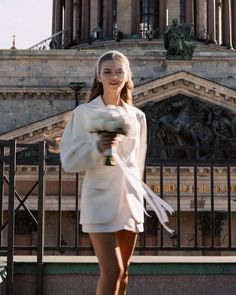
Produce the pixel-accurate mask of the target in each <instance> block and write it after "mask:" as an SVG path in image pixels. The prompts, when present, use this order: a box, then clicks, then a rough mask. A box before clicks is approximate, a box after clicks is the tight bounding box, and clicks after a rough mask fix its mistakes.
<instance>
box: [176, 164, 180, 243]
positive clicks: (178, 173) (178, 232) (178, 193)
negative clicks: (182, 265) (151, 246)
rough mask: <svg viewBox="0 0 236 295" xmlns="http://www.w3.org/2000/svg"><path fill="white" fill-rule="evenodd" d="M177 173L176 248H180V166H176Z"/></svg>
mask: <svg viewBox="0 0 236 295" xmlns="http://www.w3.org/2000/svg"><path fill="white" fill-rule="evenodd" d="M176 169H177V171H176V173H177V245H176V246H177V247H178V248H179V247H180V166H179V162H177V165H176Z"/></svg>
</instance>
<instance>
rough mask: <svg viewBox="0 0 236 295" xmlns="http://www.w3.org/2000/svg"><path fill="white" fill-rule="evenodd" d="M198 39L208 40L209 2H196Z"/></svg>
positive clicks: (201, 0) (200, 0) (203, 0)
mask: <svg viewBox="0 0 236 295" xmlns="http://www.w3.org/2000/svg"><path fill="white" fill-rule="evenodd" d="M196 1H197V2H196V10H197V11H196V26H195V27H196V37H197V39H198V40H206V33H207V0H196Z"/></svg>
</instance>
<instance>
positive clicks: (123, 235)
mask: <svg viewBox="0 0 236 295" xmlns="http://www.w3.org/2000/svg"><path fill="white" fill-rule="evenodd" d="M117 235H118V241H119V247H120V253H121V257H122V262H123V268H124V272H123V276H122V278H121V281H120V288H119V292H118V294H119V295H125V294H126V290H127V285H128V270H129V265H130V262H131V257H132V255H133V252H134V249H135V245H136V241H137V234H136V233H134V232H131V231H127V230H122V231H120V232H118V233H117Z"/></svg>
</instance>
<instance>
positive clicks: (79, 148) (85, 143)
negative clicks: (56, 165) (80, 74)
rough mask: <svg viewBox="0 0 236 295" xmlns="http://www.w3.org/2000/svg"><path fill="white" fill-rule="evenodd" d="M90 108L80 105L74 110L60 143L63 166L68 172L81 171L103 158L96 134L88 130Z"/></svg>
mask: <svg viewBox="0 0 236 295" xmlns="http://www.w3.org/2000/svg"><path fill="white" fill-rule="evenodd" d="M88 120H89V109H88V108H86V107H84V106H79V107H78V108H76V109H75V110H74V111H73V112H72V116H71V119H70V121H69V122H68V123H67V125H66V128H65V130H64V133H63V135H62V139H61V144H60V158H61V163H62V167H63V169H64V170H65V171H67V172H80V171H85V170H87V169H90V168H91V167H93V166H94V165H95V164H96V163H98V162H99V161H100V160H101V159H102V158H103V156H102V154H101V153H100V152H99V151H98V148H97V140H98V137H97V135H96V134H91V133H90V132H88V130H87V128H86V126H87V122H88Z"/></svg>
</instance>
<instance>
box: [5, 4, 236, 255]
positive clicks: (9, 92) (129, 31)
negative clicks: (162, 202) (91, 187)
mask: <svg viewBox="0 0 236 295" xmlns="http://www.w3.org/2000/svg"><path fill="white" fill-rule="evenodd" d="M124 3H125V4H124ZM154 4H155V5H154ZM235 5H236V4H235V1H230V0H225V1H223V0H222V1H213V0H208V1H204V0H196V1H189V0H188V1H179V0H176V1H161V0H160V1H135V0H127V1H119V0H117V1H110V0H107V1H105V0H103V1H93V0H91V1H88V0H85V1H79V0H77V1H72V0H65V1H61V0H54V1H53V22H52V23H53V34H57V33H58V32H60V31H61V30H67V29H68V28H69V29H70V34H71V35H70V36H71V37H70V38H71V44H70V46H68V50H58V49H57V50H56V49H51V50H2V51H0V65H1V67H0V101H1V108H0V121H1V124H0V139H17V141H18V142H19V143H36V142H38V141H40V140H43V139H45V136H51V137H57V136H60V135H61V133H62V131H63V127H64V126H65V122H66V120H68V118H69V116H70V113H71V110H72V109H73V108H74V107H75V104H76V99H77V100H79V102H80V103H83V102H84V101H85V100H86V95H87V92H88V90H89V88H90V86H91V84H92V81H93V75H94V65H95V62H96V59H97V58H98V56H99V55H100V54H102V53H103V52H104V51H106V50H109V49H118V50H120V51H122V52H123V53H124V54H126V55H127V57H128V59H129V60H130V64H131V69H132V72H133V77H134V83H135V89H134V93H133V94H134V104H135V105H136V106H137V107H139V108H141V109H143V110H144V111H145V112H146V114H147V117H148V119H149V121H148V124H149V125H148V127H149V131H150V134H152V136H151V142H149V143H150V150H149V155H150V159H156V158H158V154H157V153H156V149H151V147H153V145H154V146H156V145H157V143H158V144H159V143H160V140H162V139H163V138H164V137H163V138H161V139H160V136H159V135H160V132H159V130H158V129H157V127H158V126H159V125H158V124H159V123H160V121H159V122H158V124H155V120H156V121H157V120H158V119H159V118H161V119H162V122H164V119H165V118H164V112H162V110H163V108H164V107H166V106H167V108H166V110H167V109H168V108H169V107H170V108H172V107H173V106H174V107H176V110H177V111H176V112H175V113H173V112H172V113H167V115H171V116H172V117H173V116H174V115H175V118H174V119H176V118H177V117H180V116H182V115H183V113H182V112H181V111H182V109H183V110H184V111H187V106H188V103H189V101H190V103H191V104H192V106H194V107H196V109H194V110H197V111H196V112H195V113H197V114H198V113H199V114H203V115H204V118H203V121H201V122H200V123H202V122H204V123H206V124H205V125H204V126H202V125H201V124H200V125H199V121H195V123H196V122H197V123H198V126H200V127H201V128H202V127H205V129H204V130H208V129H207V128H209V129H210V130H208V131H209V133H208V135H210V136H208V137H207V138H206V137H199V134H197V136H198V137H194V135H193V133H190V134H191V135H190V138H191V140H192V142H191V143H192V144H195V142H194V140H196V145H197V144H199V142H200V143H202V142H201V141H202V140H203V141H204V140H208V139H212V142H211V143H213V142H214V144H216V142H217V141H214V140H215V138H212V137H211V133H212V132H213V125H214V126H215V122H214V123H213V119H214V115H215V114H216V110H218V109H220V111H222V112H223V113H222V114H221V115H220V117H221V118H225V116H226V118H225V121H224V122H225V123H226V125H227V124H228V123H227V122H230V125H231V126H233V127H232V128H231V127H228V126H229V124H228V125H227V127H226V130H227V132H229V136H230V137H232V138H235V129H234V126H236V120H235V114H236V87H235V85H236V70H235V69H236V52H235V51H234V50H233V47H236V46H235V41H236V38H235V34H236V33H235V29H236V25H235V20H236V17H235V13H236V8H235ZM174 18H177V19H178V20H180V21H182V22H186V23H191V22H193V23H194V33H195V37H196V38H195V45H196V48H195V51H194V54H193V56H192V59H191V60H181V59H180V60H168V59H167V58H166V49H165V46H164V40H163V33H164V32H165V30H166V26H167V25H170V24H171V22H172V20H173V19H174ZM98 25H99V26H98ZM150 27H151V29H152V30H153V32H154V34H153V35H154V37H153V39H152V40H151V41H149V40H148V39H147V38H146V34H145V30H147V29H149V28H150ZM114 29H118V30H120V31H122V33H123V39H122V40H121V42H116V41H115V40H114V36H113V33H114V32H113V30H114ZM143 30H144V31H143ZM94 33H96V35H95V34H94ZM91 34H92V36H93V37H96V38H97V39H96V40H94V42H92V44H88V42H87V41H86V40H87V39H88V38H89V37H90V36H91ZM222 43H223V45H222ZM71 47H73V48H71ZM80 83H86V85H85V87H83V88H82V89H80V90H79V92H78V91H77V90H76V89H75V87H74V86H75V85H77V86H78V88H79V85H81V84H80ZM181 106H183V108H181ZM202 111H203V112H202ZM184 115H185V118H186V112H185V114H184ZM195 115H196V114H195ZM223 115H224V116H223ZM192 117H193V116H192V113H187V118H188V120H190V118H192ZM206 118H207V119H206ZM198 119H199V117H198ZM215 121H217V120H215ZM175 122H176V121H175ZM218 122H221V123H222V121H218ZM187 123H189V121H188V122H187ZM191 123H192V121H191ZM209 123H211V124H212V125H209ZM186 125H187V124H186ZM209 126H210V127H209ZM180 127H181V126H180ZM200 127H198V128H200ZM194 128H195V126H194ZM194 128H193V129H192V131H193V130H195V129H194ZM198 130H199V129H198ZM161 131H162V132H163V133H164V131H165V130H164V129H162V130H161ZM180 131H181V130H180ZM204 134H205V133H204ZM195 135H196V134H195ZM185 136H186V134H182V133H181V134H179V135H178V137H177V138H176V142H178V143H180V142H184V141H185V140H186V137H185ZM164 139H165V140H166V138H164ZM218 139H219V138H218ZM167 140H168V136H167ZM172 143H173V142H172ZM166 154H167V152H166V151H164V152H163V155H164V156H166ZM27 155H32V153H30V151H29V153H28V154H27ZM187 156H189V155H187ZM203 156H206V155H203ZM226 170H227V169H226V168H225V167H223V168H222V167H215V170H214V176H215V178H214V179H215V181H216V183H215V186H214V189H212V184H211V179H210V176H209V175H210V171H211V168H209V167H199V168H198V169H197V174H198V181H199V182H198V184H197V186H196V185H195V186H194V184H193V179H194V167H193V166H191V167H187V168H186V167H184V169H183V170H181V173H183V174H182V176H181V181H182V182H181V184H180V186H179V185H178V182H177V174H176V169H175V168H173V167H165V168H164V170H163V175H164V179H165V183H163V193H164V196H165V198H166V200H167V201H168V202H169V203H170V204H171V205H172V206H173V207H174V208H175V209H176V210H177V209H181V218H180V219H181V220H180V219H179V220H178V221H180V222H179V224H181V226H180V228H181V231H183V232H184V234H183V235H182V236H181V239H182V243H183V244H186V245H187V246H189V245H190V246H191V245H192V244H193V241H194V240H193V236H194V206H195V205H196V204H197V209H198V210H200V211H202V213H203V217H202V218H201V225H202V224H203V225H205V228H207V222H206V220H208V221H209V218H208V215H207V214H209V210H210V208H211V205H212V204H211V198H210V195H211V194H212V192H214V194H215V196H216V198H215V203H214V208H215V209H216V210H217V212H216V213H217V214H218V213H219V214H218V215H217V214H216V215H217V216H219V218H220V220H221V219H222V220H224V222H223V221H222V222H223V224H221V223H220V224H218V226H219V230H218V232H217V233H216V235H217V237H216V240H217V243H218V244H219V245H225V243H226V240H225V235H227V234H228V227H227V224H228V219H227V216H225V214H223V215H222V214H221V213H222V211H223V213H224V212H225V211H226V209H227V204H228V199H227V198H228V194H229V192H230V193H231V198H232V201H231V203H230V204H231V210H232V212H233V213H232V219H231V225H232V226H231V228H232V229H233V230H234V229H235V228H236V227H235V224H236V217H235V216H236V215H235V212H236V207H235V200H236V187H235V181H236V169H235V167H232V169H231V183H232V185H231V186H230V188H229V185H228V184H227V177H226ZM58 173H59V172H58V167H56V166H53V165H51V166H50V167H48V169H47V174H46V177H47V179H46V182H47V186H46V240H47V242H49V243H54V242H55V243H56V241H57V238H58V237H56V236H55V229H56V228H57V225H58V224H57V217H58V213H57V211H56V210H57V208H58V185H57V182H56V181H57V179H58ZM63 177H64V178H63V179H64V182H63V186H62V191H63V199H62V210H63V229H62V235H63V236H62V237H61V241H63V243H67V244H68V245H69V244H70V243H73V241H72V240H73V232H74V229H73V228H72V227H71V225H74V224H75V219H76V216H75V212H74V205H75V194H76V189H75V179H76V177H75V175H71V174H66V173H64V174H63ZM36 179H37V170H36V169H35V167H30V166H27V167H21V166H19V167H18V169H17V182H16V190H17V192H18V193H19V195H22V196H24V195H26V194H27V192H28V191H29V189H30V188H31V187H32V185H33V183H34V182H35V181H36ZM160 179H161V176H160V169H159V168H158V167H157V166H156V165H154V163H152V162H150V161H149V162H148V167H147V183H148V184H149V185H150V187H151V188H152V189H153V190H154V191H156V192H157V193H160V192H161V190H162V189H161V187H160ZM82 180H83V175H81V178H80V185H82ZM80 187H81V186H80ZM178 189H179V191H178ZM196 191H197V199H196V198H195V197H194V194H195V193H196ZM177 192H178V193H179V196H180V198H181V201H180V203H178V202H177V198H176V195H177ZM3 206H4V208H5V209H6V208H7V207H6V202H5V203H4V204H3ZM28 206H29V208H30V209H31V210H33V211H35V210H37V190H34V191H33V192H32V193H31V196H30V198H29V200H28ZM204 214H205V215H204ZM20 220H21V221H22V224H20V223H19V224H18V237H17V238H18V239H19V241H21V242H22V241H23V242H24V241H28V242H31V243H34V240H35V231H34V229H32V228H28V229H27V230H25V226H26V225H27V223H28V221H27V219H25V220H24V218H21V219H20ZM176 223H177V222H176V217H173V219H171V226H173V227H176ZM202 227H203V228H204V226H202ZM195 229H196V228H195ZM196 230H197V231H198V235H199V243H207V238H208V236H207V230H205V232H204V231H200V230H199V227H198V226H197V229H196ZM220 231H222V232H223V233H224V235H221V236H220V235H219V232H220ZM164 238H165V241H166V243H167V244H168V243H170V238H169V236H167V235H165V236H164ZM21 242H20V243H21ZM23 242H22V243H23ZM232 244H233V245H235V244H236V238H235V232H234V234H233V235H232ZM179 253H181V252H179ZM194 254H195V253H194ZM197 254H201V251H198V253H197Z"/></svg>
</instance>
